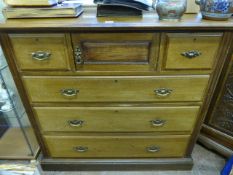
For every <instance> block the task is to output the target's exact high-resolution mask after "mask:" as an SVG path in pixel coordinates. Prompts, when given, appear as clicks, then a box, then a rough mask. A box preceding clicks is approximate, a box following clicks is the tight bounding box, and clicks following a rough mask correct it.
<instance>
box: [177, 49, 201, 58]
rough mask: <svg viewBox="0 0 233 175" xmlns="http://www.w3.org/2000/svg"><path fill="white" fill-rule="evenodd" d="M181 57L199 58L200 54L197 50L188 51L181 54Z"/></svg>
mask: <svg viewBox="0 0 233 175" xmlns="http://www.w3.org/2000/svg"><path fill="white" fill-rule="evenodd" d="M181 55H182V56H184V57H186V58H189V59H192V58H196V57H198V56H200V55H201V52H199V51H197V50H190V51H187V52H183V53H181Z"/></svg>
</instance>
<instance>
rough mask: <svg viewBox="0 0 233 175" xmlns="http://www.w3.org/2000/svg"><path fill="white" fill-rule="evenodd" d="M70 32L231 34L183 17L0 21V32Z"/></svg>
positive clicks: (226, 24) (230, 24)
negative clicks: (172, 31) (178, 18)
mask: <svg viewBox="0 0 233 175" xmlns="http://www.w3.org/2000/svg"><path fill="white" fill-rule="evenodd" d="M43 29H44V30H46V31H72V30H75V31H77V30H85V31H86V30H95V31H98V30H101V31H103V30H105V31H107V30H116V31H117V30H134V31H135V30H142V29H143V30H177V29H179V30H208V31H209V30H212V31H213V30H232V29H233V19H229V20H228V21H211V20H204V19H202V17H201V14H185V15H184V16H183V17H182V19H181V21H178V22H177V21H159V19H158V15H157V14H155V13H145V14H144V15H143V17H101V18H97V17H96V12H95V11H87V12H86V11H85V12H84V13H83V14H82V15H81V16H80V17H79V18H53V19H9V20H4V19H2V20H0V31H2V32H3V31H38V30H43Z"/></svg>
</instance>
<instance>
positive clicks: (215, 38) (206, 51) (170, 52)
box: [162, 33, 222, 70]
mask: <svg viewBox="0 0 233 175" xmlns="http://www.w3.org/2000/svg"><path fill="white" fill-rule="evenodd" d="M221 39H222V34H191V33H189V34H182V33H181V34H177V33H173V34H171V33H168V34H164V35H163V42H164V44H163V46H164V47H163V50H162V53H163V54H162V59H163V60H162V64H163V65H162V68H163V69H165V70H172V69H212V67H213V65H214V62H215V57H216V54H217V51H218V47H219V45H220V42H221Z"/></svg>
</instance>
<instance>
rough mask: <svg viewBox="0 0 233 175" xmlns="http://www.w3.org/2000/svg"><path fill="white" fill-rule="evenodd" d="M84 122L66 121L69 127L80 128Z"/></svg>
mask: <svg viewBox="0 0 233 175" xmlns="http://www.w3.org/2000/svg"><path fill="white" fill-rule="evenodd" d="M83 123H84V121H83V120H70V121H68V124H69V125H70V126H71V127H77V128H78V127H82V126H83Z"/></svg>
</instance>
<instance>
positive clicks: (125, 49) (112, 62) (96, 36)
mask: <svg viewBox="0 0 233 175" xmlns="http://www.w3.org/2000/svg"><path fill="white" fill-rule="evenodd" d="M72 41H73V48H75V56H76V67H77V69H78V70H79V71H85V70H94V71H154V69H155V67H156V65H155V63H156V58H157V55H158V48H159V34H153V33H143V34H142V33H104V34H103V33H102V34H100V33H78V34H77V33H74V34H72Z"/></svg>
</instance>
